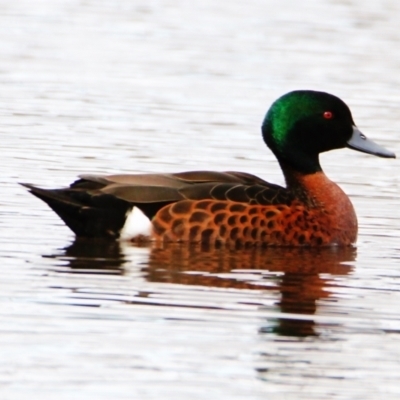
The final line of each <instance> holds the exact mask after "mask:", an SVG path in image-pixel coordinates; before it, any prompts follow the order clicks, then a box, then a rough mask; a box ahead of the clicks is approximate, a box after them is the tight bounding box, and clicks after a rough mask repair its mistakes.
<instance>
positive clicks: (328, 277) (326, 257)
mask: <svg viewBox="0 0 400 400" xmlns="http://www.w3.org/2000/svg"><path fill="white" fill-rule="evenodd" d="M355 257H356V250H355V249H354V248H352V247H327V248H295V247H293V248H257V247H256V248H249V249H241V250H240V251H237V250H229V249H226V248H215V247H208V248H205V247H204V246H200V245H191V246H184V245H180V244H176V243H169V244H166V245H164V246H162V247H159V248H154V249H153V250H152V251H151V254H150V259H149V264H148V266H146V267H144V268H143V272H145V273H146V275H147V280H149V281H152V282H165V283H175V284H184V285H201V286H208V287H220V288H234V289H253V290H267V291H270V292H271V291H272V292H274V293H279V294H280V299H279V300H278V301H277V302H276V303H275V306H276V307H277V310H276V311H278V313H277V316H276V317H274V318H268V326H266V327H265V328H262V329H260V333H266V332H271V331H272V332H275V333H277V334H280V335H294V336H309V335H314V334H315V322H314V320H313V318H312V317H308V318H307V317H306V316H307V315H313V314H315V312H316V310H317V303H316V302H317V301H318V300H321V299H324V298H328V297H331V296H332V290H330V287H332V285H334V284H333V283H332V281H333V279H334V276H340V275H347V274H348V273H349V272H350V271H351V270H352V267H351V266H349V265H346V262H352V261H354V260H355ZM268 308H269V307H268ZM274 314H275V312H274ZM285 314H286V316H285ZM289 314H291V315H289ZM299 314H301V315H303V316H304V317H301V318H296V315H299ZM272 320H273V321H274V322H273V323H271V321H272Z"/></svg>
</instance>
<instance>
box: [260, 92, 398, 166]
mask: <svg viewBox="0 0 400 400" xmlns="http://www.w3.org/2000/svg"><path fill="white" fill-rule="evenodd" d="M262 133H263V137H264V140H265V143H266V144H267V146H268V147H269V148H270V149H271V150H272V151H273V153H274V154H275V155H276V157H277V159H278V160H279V162H280V163H281V165H282V166H284V167H286V166H287V167H290V168H292V169H294V170H296V171H298V172H302V173H314V172H317V171H321V167H320V164H319V154H320V153H322V152H324V151H328V150H333V149H340V148H343V147H348V148H350V149H354V150H358V151H362V152H364V153H368V154H373V155H376V156H379V157H389V158H395V157H396V155H395V154H394V153H392V152H390V151H388V150H386V149H385V148H383V147H381V146H379V145H377V144H376V143H374V142H372V141H371V140H369V139H367V138H366V137H365V136H364V135H363V134H362V133H361V132H360V131H359V130H358V129H357V127H356V125H355V123H354V121H353V117H352V115H351V112H350V109H349V107H347V105H346V104H345V103H344V102H343V101H342V100H341V99H339V98H338V97H336V96H333V95H331V94H329V93H324V92H315V91H311V90H298V91H294V92H290V93H287V94H285V95H284V96H282V97H280V98H279V99H278V100H276V101H275V102H274V103H273V104H272V106H271V108H270V109H269V110H268V112H267V115H266V116H265V119H264V122H263V125H262Z"/></svg>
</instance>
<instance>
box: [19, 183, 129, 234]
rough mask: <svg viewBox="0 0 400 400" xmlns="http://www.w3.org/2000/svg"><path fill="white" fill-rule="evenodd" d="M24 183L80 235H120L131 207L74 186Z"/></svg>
mask: <svg viewBox="0 0 400 400" xmlns="http://www.w3.org/2000/svg"><path fill="white" fill-rule="evenodd" d="M21 185H22V186H25V187H26V188H28V190H29V191H30V192H31V193H32V194H33V195H34V196H36V197H38V198H39V199H41V200H43V201H44V202H45V203H46V204H47V205H48V206H49V207H50V208H51V209H52V210H53V211H54V212H55V213H56V214H57V215H58V216H59V217H60V218H61V219H62V220H63V221H64V222H65V224H66V225H67V226H68V227H69V228H70V229H71V230H72V231H73V232H74V233H75V235H76V236H78V237H108V238H118V237H119V234H120V231H121V229H122V227H123V226H124V223H125V220H126V214H127V212H128V211H129V210H130V208H131V207H130V205H129V204H128V203H126V202H124V201H122V200H119V199H117V198H115V197H113V196H108V195H102V196H95V195H91V194H89V193H87V192H84V191H80V190H77V189H71V188H66V189H42V188H38V187H36V186H34V185H31V184H29V183H21ZM110 203H112V206H111V204H110Z"/></svg>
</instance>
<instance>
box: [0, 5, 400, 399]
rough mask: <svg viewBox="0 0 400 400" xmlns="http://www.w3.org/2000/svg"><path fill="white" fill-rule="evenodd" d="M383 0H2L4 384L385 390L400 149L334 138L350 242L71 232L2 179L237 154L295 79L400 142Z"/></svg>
mask: <svg viewBox="0 0 400 400" xmlns="http://www.w3.org/2000/svg"><path fill="white" fill-rule="evenodd" d="M399 23H400V3H398V2H396V1H394V0H387V1H377V0H376V1H374V0H372V1H368V2H364V1H360V0H348V1H329V0H323V1H317V0H307V1H305V2H301V3H299V2H295V1H294V0H284V1H274V0H272V1H261V0H249V1H246V2H243V1H235V0H233V1H230V2H223V3H221V2H213V1H208V0H202V1H197V0H195V1H191V2H184V1H179V0H178V1H175V0H160V1H146V2H144V1H142V2H139V1H131V0H118V1H112V0H102V1H92V0H86V1H78V0H76V1H67V0H52V1H50V0H41V1H36V2H35V5H34V6H33V4H32V2H30V1H27V0H25V1H24V0H17V1H13V2H1V3H0V40H1V46H0V89H1V90H0V113H1V119H0V128H1V138H2V140H1V148H2V174H1V178H0V179H1V186H2V196H1V200H0V227H1V229H0V239H1V244H0V260H1V268H0V318H1V321H2V322H1V324H0V355H1V356H0V398H1V399H6V400H8V399H12V400H15V399H27V398H29V399H45V400H47V399H55V398H57V399H78V400H79V399H84V400H89V399H90V400H91V399H160V398H164V399H230V400H232V399H249V400H250V399H266V398H268V399H361V398H362V399H377V398H386V399H388V398H390V399H398V398H400V365H399V364H400V334H399V333H400V283H399V282H400V262H399V258H400V245H399V238H400V234H399V227H400V214H399V204H400V196H399V173H398V171H399V164H398V161H397V160H388V159H379V158H376V157H372V156H368V155H366V154H361V153H356V152H352V151H350V150H339V151H334V152H331V153H329V154H326V155H323V157H322V164H323V166H324V169H325V171H326V173H327V174H328V175H329V176H330V177H331V178H332V179H333V180H335V181H337V182H338V183H339V184H340V185H341V186H342V187H343V188H344V190H345V191H346V192H347V193H348V194H349V195H350V196H351V198H352V200H353V203H354V205H355V207H356V210H357V214H358V217H359V223H360V234H359V240H358V245H357V247H356V248H354V249H323V250H307V249H297V250H296V249H293V250H288V249H286V250H279V249H264V250H261V249H236V250H235V249H215V248H212V247H201V246H177V245H169V246H163V247H134V246H126V245H124V246H119V245H117V244H115V243H104V242H99V241H78V242H74V237H73V235H72V234H71V233H70V232H69V231H68V229H67V228H65V226H64V225H63V224H62V222H61V221H60V220H59V219H58V218H57V217H56V216H55V215H54V214H53V213H52V212H51V211H50V210H49V209H48V208H47V207H46V205H45V204H44V203H41V202H40V201H38V200H37V199H36V198H34V197H33V196H31V195H30V194H28V193H27V192H26V191H25V190H24V189H23V188H22V187H20V186H18V185H17V182H21V181H22V182H32V183H36V184H40V185H42V186H44V187H52V186H62V185H66V184H68V183H70V182H71V181H72V180H73V179H75V177H76V175H77V174H79V173H83V172H86V173H116V172H153V171H161V172H166V171H182V170H191V169H192V170H194V169H214V170H243V171H247V172H250V173H254V174H257V175H260V176H262V177H263V178H265V179H268V180H270V181H272V182H275V183H279V184H282V183H283V179H282V176H281V173H280V171H279V168H278V166H277V163H276V161H275V159H274V157H273V156H272V154H271V152H270V151H269V150H267V149H266V148H265V146H264V145H263V143H262V140H261V135H260V128H259V127H260V125H261V121H262V119H263V115H264V113H265V111H266V110H267V108H268V107H269V105H270V104H271V102H272V101H273V100H274V99H275V98H276V97H278V96H279V95H281V94H283V93H285V92H286V91H289V90H292V89H299V88H309V89H317V90H325V91H329V92H332V93H334V94H336V95H338V96H340V97H342V98H343V99H344V100H345V101H346V102H347V103H348V104H349V105H350V106H351V109H352V110H353V115H354V119H355V121H356V123H357V125H358V126H359V128H360V129H361V130H362V131H363V132H364V133H365V134H367V135H368V136H369V137H371V138H373V139H374V140H375V141H377V142H379V143H380V144H382V145H384V146H385V147H387V148H389V149H391V150H393V151H395V152H397V154H400V143H399V131H400V123H399V120H400V108H399V105H400V80H399V70H400V53H399V51H398V43H399V40H400V31H399V29H398V26H399Z"/></svg>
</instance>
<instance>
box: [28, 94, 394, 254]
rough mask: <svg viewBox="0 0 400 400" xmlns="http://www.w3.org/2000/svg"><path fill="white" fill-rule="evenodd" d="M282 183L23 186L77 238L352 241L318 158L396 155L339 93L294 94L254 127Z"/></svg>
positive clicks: (210, 179)
mask: <svg viewBox="0 0 400 400" xmlns="http://www.w3.org/2000/svg"><path fill="white" fill-rule="evenodd" d="M261 131H262V137H263V139H264V142H265V144H266V145H267V146H268V148H269V149H270V150H271V151H272V153H273V154H274V155H275V157H276V159H277V161H278V163H279V165H280V167H281V169H282V172H283V175H284V178H285V181H286V187H283V186H279V185H276V184H273V183H269V182H267V181H265V180H263V179H262V178H259V177H257V176H255V175H252V174H249V173H246V172H238V171H225V172H217V171H208V170H199V171H187V172H178V173H160V174H153V173H152V174H119V175H118V174H116V175H90V174H85V175H80V176H79V177H78V179H77V180H75V182H73V183H72V184H71V185H70V186H69V187H66V188H61V189H43V188H40V187H37V186H34V185H32V184H27V183H21V184H22V185H24V186H25V187H26V188H27V189H28V190H29V191H30V193H32V194H33V195H34V196H36V197H38V198H39V199H41V200H43V201H44V202H45V203H47V205H48V206H49V207H50V208H51V209H52V210H53V211H54V212H55V213H57V214H58V216H59V217H60V218H61V219H62V220H63V221H64V223H65V224H66V225H67V226H68V227H69V228H70V229H71V230H72V231H73V232H74V234H75V235H76V237H77V238H108V239H110V240H120V241H129V242H188V243H207V244H227V245H230V244H234V245H238V244H239V245H240V244H244V245H260V244H261V245H263V246H352V245H354V244H355V243H356V240H357V233H358V223H357V216H356V213H355V210H354V207H353V205H352V203H351V201H350V199H349V197H348V196H347V195H346V194H345V193H344V191H343V190H342V189H341V188H340V187H339V186H338V185H337V184H336V183H334V182H332V181H331V180H330V179H329V178H328V177H327V176H326V175H325V173H324V172H323V170H322V168H321V165H320V161H319V155H320V154H321V153H323V152H326V151H330V150H335V149H342V148H346V147H347V148H349V149H353V150H357V151H360V152H364V153H367V154H371V155H375V156H378V157H385V158H395V157H396V155H395V154H394V153H393V152H391V151H389V150H387V149H385V148H384V147H381V146H380V145H378V144H376V143H375V142H373V141H372V140H370V139H367V137H366V136H365V135H364V134H363V133H362V132H361V131H360V130H359V129H358V128H357V126H356V124H355V123H354V121H353V117H352V114H351V111H350V109H349V107H348V106H347V105H346V104H345V102H344V101H343V100H341V99H340V98H338V97H336V96H334V95H332V94H329V93H326V92H319V91H312V90H295V91H292V92H289V93H287V94H285V95H283V96H281V97H280V98H278V99H277V100H276V101H275V102H274V103H273V104H272V105H271V107H270V108H269V110H268V111H267V113H266V115H265V118H264V120H263V123H262V127H261Z"/></svg>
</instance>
